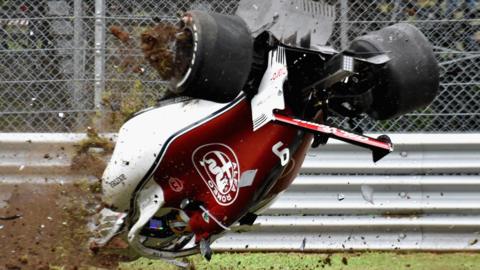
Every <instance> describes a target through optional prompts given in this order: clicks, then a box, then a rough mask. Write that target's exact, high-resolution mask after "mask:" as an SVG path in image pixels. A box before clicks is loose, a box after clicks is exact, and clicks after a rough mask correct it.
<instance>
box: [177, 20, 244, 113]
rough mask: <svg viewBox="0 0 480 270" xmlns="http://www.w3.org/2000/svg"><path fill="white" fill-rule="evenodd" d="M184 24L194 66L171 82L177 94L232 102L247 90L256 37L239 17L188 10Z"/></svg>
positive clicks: (191, 65)
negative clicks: (188, 37)
mask: <svg viewBox="0 0 480 270" xmlns="http://www.w3.org/2000/svg"><path fill="white" fill-rule="evenodd" d="M186 16H188V18H189V19H188V20H187V22H185V23H184V25H183V27H184V30H185V31H190V32H191V36H192V40H193V52H192V53H193V55H192V57H191V64H190V66H189V68H188V70H187V71H186V72H185V74H184V75H183V76H182V77H181V78H179V79H178V80H176V81H174V82H172V87H171V90H172V91H173V92H175V93H177V94H181V95H185V96H190V97H195V98H201V99H206V100H211V101H215V102H222V103H223V102H229V101H231V100H233V99H234V98H235V97H236V96H238V94H239V93H240V91H242V88H243V87H244V85H245V83H246V81H247V79H248V75H249V73H250V69H251V65H252V60H253V38H252V35H251V33H250V31H249V30H248V27H247V25H246V23H245V22H244V21H243V20H242V19H241V18H240V17H238V16H231V15H222V14H216V13H206V12H202V11H189V12H188V13H187V15H186Z"/></svg>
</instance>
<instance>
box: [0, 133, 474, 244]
mask: <svg viewBox="0 0 480 270" xmlns="http://www.w3.org/2000/svg"><path fill="white" fill-rule="evenodd" d="M112 136H114V135H112ZM391 137H392V140H393V141H394V142H395V146H396V149H395V151H394V152H393V153H392V154H390V155H389V156H387V157H386V158H385V159H384V160H382V161H380V162H378V163H377V164H373V163H372V162H371V156H370V153H369V152H367V151H365V150H363V149H360V148H357V147H355V146H350V145H347V144H344V143H341V142H338V141H334V140H332V141H331V142H329V144H327V145H326V146H322V147H320V148H317V149H314V150H312V151H310V152H309V153H308V155H307V158H306V161H305V163H304V166H303V169H302V174H301V175H300V176H299V177H298V178H297V179H296V180H295V181H294V183H293V184H292V186H291V187H290V188H289V189H288V190H287V191H286V192H285V193H284V194H282V195H281V196H280V197H279V198H278V200H277V201H276V202H275V203H274V204H273V205H272V206H271V207H270V208H269V209H267V210H266V212H265V213H263V215H262V216H260V217H259V218H258V219H257V221H256V222H255V224H254V229H253V230H252V231H248V232H243V233H237V232H229V233H227V234H226V235H225V236H224V237H223V238H220V239H218V240H217V241H216V242H215V244H214V248H215V249H216V250H242V251H246V250H283V251H285V250H291V251H317V250H349V249H353V250H365V249H370V250H391V249H402V250H441V251H448V250H480V134H396V135H392V136H391ZM82 138H84V135H81V134H0V183H1V184H12V183H22V182H32V183H41V184H45V183H47V184H48V183H57V182H61V181H69V180H74V179H78V178H79V177H85V176H81V175H78V173H77V174H75V173H72V172H71V171H70V163H71V158H72V153H73V151H74V149H73V145H74V144H75V143H77V142H78V141H79V140H81V139H82ZM234 229H235V231H241V230H242V229H244V228H241V227H235V228H234Z"/></svg>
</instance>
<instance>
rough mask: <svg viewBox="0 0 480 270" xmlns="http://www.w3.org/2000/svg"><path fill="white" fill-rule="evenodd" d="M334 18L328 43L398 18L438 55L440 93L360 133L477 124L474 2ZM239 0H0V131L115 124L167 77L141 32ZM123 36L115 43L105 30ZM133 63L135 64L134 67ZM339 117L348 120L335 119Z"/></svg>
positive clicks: (366, 10)
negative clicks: (144, 50) (150, 61)
mask: <svg viewBox="0 0 480 270" xmlns="http://www.w3.org/2000/svg"><path fill="white" fill-rule="evenodd" d="M329 2H330V4H333V5H335V7H336V11H337V18H336V21H335V31H334V34H333V35H332V37H331V40H330V44H331V45H332V46H334V47H335V48H336V49H342V48H346V47H347V46H348V44H349V42H350V41H351V40H353V38H355V37H357V36H359V35H363V34H365V33H367V32H369V31H372V30H376V29H379V28H381V27H384V26H387V25H391V24H393V23H396V22H404V21H405V22H409V23H412V24H414V25H416V26H417V27H418V28H420V29H421V30H422V31H423V32H424V33H425V35H426V36H427V38H428V39H429V40H430V41H431V42H432V44H433V46H434V51H435V55H436V56H437V59H438V61H439V63H440V70H441V87H440V94H439V96H438V97H437V98H436V100H435V101H434V102H433V104H432V105H430V106H429V107H428V108H425V109H423V110H420V111H417V112H414V113H410V114H407V115H405V116H403V117H400V118H398V119H394V120H391V121H383V122H373V121H370V120H368V119H362V120H358V121H356V122H355V123H353V124H354V126H359V127H361V128H363V129H364V130H365V131H379V132H475V131H479V130H480V121H479V120H478V118H479V116H480V105H479V104H480V103H479V102H478V101H477V100H479V99H480V84H479V81H480V78H479V77H480V72H479V71H480V49H479V47H480V43H479V42H480V19H479V16H478V13H479V11H478V4H477V1H476V0H465V1H461V0H410V1H405V0H375V1H353V0H336V1H333V0H330V1H329ZM237 4H238V1H237V0H220V1H207V0H203V1H198V0H196V1H193V0H192V1H176V0H126V1H124V0H122V1H120V0H83V1H82V0H69V1H65V0H60V1H58V0H57V1H48V0H32V1H19V0H12V1H9V0H0V132H78V131H84V130H85V128H86V127H87V126H96V127H97V128H99V129H100V130H101V131H114V130H116V129H117V128H118V125H119V124H120V123H121V122H122V121H123V120H124V119H125V118H127V117H128V116H129V115H131V113H132V112H134V111H136V110H138V109H141V108H143V107H146V106H150V105H153V104H155V101H156V100H157V99H158V98H160V97H161V96H162V95H164V93H165V82H163V81H161V80H160V78H159V76H158V75H157V74H156V73H155V71H154V70H153V69H151V68H149V66H148V65H147V64H146V63H144V62H143V63H142V61H143V60H142V59H143V56H142V54H141V51H140V49H139V42H138V41H139V36H140V34H141V33H142V32H143V31H145V30H146V29H148V28H150V27H152V26H154V25H155V24H156V23H158V22H160V21H165V20H167V21H171V22H174V21H176V20H178V16H179V14H181V13H182V12H183V11H186V10H190V9H201V10H209V11H215V12H221V13H229V14H232V13H234V12H235V9H236V6H237ZM112 26H118V27H120V28H122V29H123V30H125V31H126V32H128V33H129V34H130V41H129V42H128V43H122V42H120V41H119V40H118V39H116V38H115V37H114V36H113V35H112V34H110V29H111V27H112ZM136 63H140V64H139V65H138V66H137V65H136ZM338 124H339V125H344V124H346V123H342V122H339V123H338Z"/></svg>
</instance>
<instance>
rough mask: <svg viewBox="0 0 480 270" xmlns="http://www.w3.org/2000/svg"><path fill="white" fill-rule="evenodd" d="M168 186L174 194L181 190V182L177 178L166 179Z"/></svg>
mask: <svg viewBox="0 0 480 270" xmlns="http://www.w3.org/2000/svg"><path fill="white" fill-rule="evenodd" d="M168 184H169V185H170V188H171V189H172V190H173V191H175V192H180V191H182V190H183V181H182V180H180V179H178V178H173V177H171V178H170V179H168Z"/></svg>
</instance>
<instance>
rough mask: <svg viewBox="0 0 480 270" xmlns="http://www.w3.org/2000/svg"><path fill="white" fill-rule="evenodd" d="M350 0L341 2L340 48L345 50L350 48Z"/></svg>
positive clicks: (341, 0)
mask: <svg viewBox="0 0 480 270" xmlns="http://www.w3.org/2000/svg"><path fill="white" fill-rule="evenodd" d="M347 21H348V0H340V46H341V49H342V50H344V49H346V48H347V46H348V23H347Z"/></svg>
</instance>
